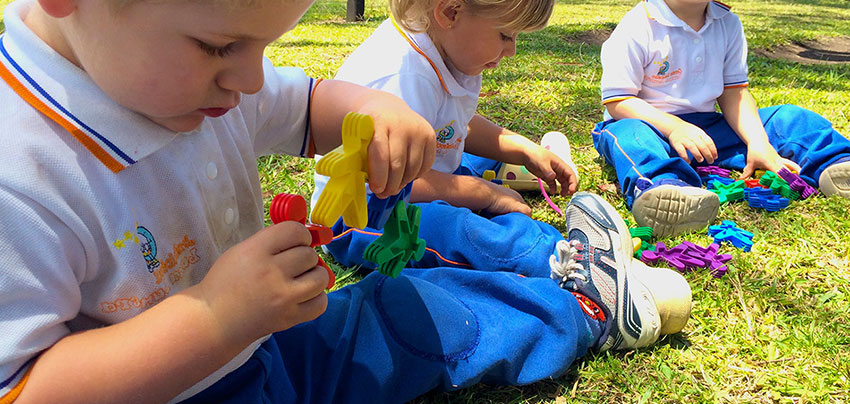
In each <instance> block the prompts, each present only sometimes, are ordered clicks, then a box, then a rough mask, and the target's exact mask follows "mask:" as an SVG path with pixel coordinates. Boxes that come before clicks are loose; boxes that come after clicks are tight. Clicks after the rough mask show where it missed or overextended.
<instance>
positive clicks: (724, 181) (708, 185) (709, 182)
mask: <svg viewBox="0 0 850 404" xmlns="http://www.w3.org/2000/svg"><path fill="white" fill-rule="evenodd" d="M700 180H701V181H702V183H703V185H705V186H706V188H708V189H711V188H712V187H713V184H712V182H713V181H717V182H720V183H721V184H723V185H729V184H731V183H733V182H735V180H734V179H732V178H728V177H721V176H719V175H715V174H711V175H708V176H705V177H701V178H700Z"/></svg>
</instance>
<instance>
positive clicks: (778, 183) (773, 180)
mask: <svg viewBox="0 0 850 404" xmlns="http://www.w3.org/2000/svg"><path fill="white" fill-rule="evenodd" d="M759 184H761V185H763V186H765V187H768V188H770V190H771V191H773V192H774V193H776V194H779V195H782V196H783V197H785V198H788V199H794V200H796V199H800V193H799V192H797V191H794V190H792V189H791V187H790V186H789V185H788V182H787V181H785V180H784V179H782V177H780V176H778V175H776V173H774V172H773V171H768V172H766V173H764V175H762V176H761V178H760V179H759Z"/></svg>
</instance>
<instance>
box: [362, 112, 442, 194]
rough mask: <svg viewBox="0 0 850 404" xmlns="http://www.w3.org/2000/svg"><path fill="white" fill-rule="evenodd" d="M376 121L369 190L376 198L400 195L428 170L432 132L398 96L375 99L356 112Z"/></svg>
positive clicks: (433, 147) (432, 148)
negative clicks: (403, 189)
mask: <svg viewBox="0 0 850 404" xmlns="http://www.w3.org/2000/svg"><path fill="white" fill-rule="evenodd" d="M358 112H360V113H364V114H369V115H371V116H372V119H373V120H374V121H375V134H374V135H373V136H372V142H371V143H370V144H369V173H368V175H369V188H370V189H371V190H372V192H373V193H374V194H375V195H377V196H378V197H379V198H387V197H389V196H391V195H395V194H397V193H399V192H400V191H401V190H402V188H404V186H405V185H407V183H409V182H411V181H413V180H414V179H416V178H419V177H420V176H422V175H423V174H425V173H426V172H427V171H428V170H430V169H431V165H432V164H434V154H435V152H436V137H435V136H434V130H433V129H432V128H431V125H430V124H429V123H428V121H426V120H425V118H422V116H420V115H419V114H417V113H416V112H413V110H411V109H410V108H409V107H408V106H407V104H405V103H404V101H402V100H401V99H399V98H397V97H375V98H374V99H372V100H370V101H369V102H367V103H366V104H365V105H363V107H362V108H361V109H360V110H359V111H358Z"/></svg>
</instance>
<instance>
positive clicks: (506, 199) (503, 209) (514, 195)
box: [470, 178, 531, 217]
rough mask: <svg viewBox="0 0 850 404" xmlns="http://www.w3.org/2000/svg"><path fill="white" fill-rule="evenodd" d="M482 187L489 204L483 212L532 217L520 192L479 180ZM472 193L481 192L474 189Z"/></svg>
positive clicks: (529, 208)
mask: <svg viewBox="0 0 850 404" xmlns="http://www.w3.org/2000/svg"><path fill="white" fill-rule="evenodd" d="M478 179H480V180H481V181H480V182H481V184H483V185H482V188H483V189H482V190H481V192H482V194H483V195H487V196H488V199H489V202H488V203H487V206H485V207H484V208H483V209H482V210H484V211H486V212H488V213H490V214H492V215H504V214H506V213H511V212H519V213H522V214H523V215H526V216H528V217H531V207H529V206H528V205H526V203H525V200H524V199H522V195H520V194H519V192H517V191H514V190H513V189H510V188H508V187H504V186H502V185H499V184H496V183H493V182H490V181H487V180H484V179H481V178H478ZM470 192H479V191H478V190H475V189H472V190H470Z"/></svg>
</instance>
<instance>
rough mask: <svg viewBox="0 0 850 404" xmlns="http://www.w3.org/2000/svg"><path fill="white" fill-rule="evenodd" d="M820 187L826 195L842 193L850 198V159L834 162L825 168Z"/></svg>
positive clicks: (819, 182) (819, 181) (841, 194)
mask: <svg viewBox="0 0 850 404" xmlns="http://www.w3.org/2000/svg"><path fill="white" fill-rule="evenodd" d="M818 187H819V188H820V190H821V192H823V194H824V195H826V196H830V195H840V196H843V197H845V198H848V199H850V161H844V162H841V163H836V164H833V165H831V166H829V167H827V168H826V170H823V172H822V173H821V175H820V179H819V180H818Z"/></svg>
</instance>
